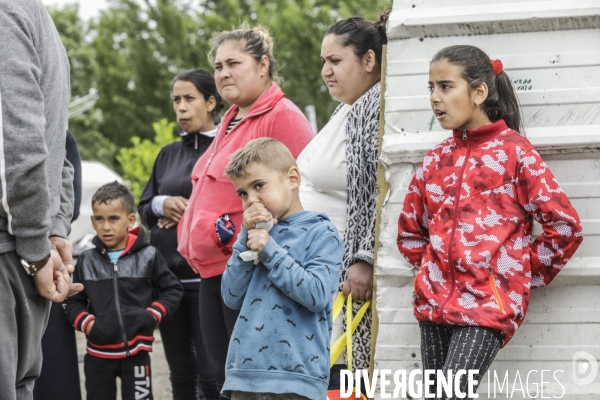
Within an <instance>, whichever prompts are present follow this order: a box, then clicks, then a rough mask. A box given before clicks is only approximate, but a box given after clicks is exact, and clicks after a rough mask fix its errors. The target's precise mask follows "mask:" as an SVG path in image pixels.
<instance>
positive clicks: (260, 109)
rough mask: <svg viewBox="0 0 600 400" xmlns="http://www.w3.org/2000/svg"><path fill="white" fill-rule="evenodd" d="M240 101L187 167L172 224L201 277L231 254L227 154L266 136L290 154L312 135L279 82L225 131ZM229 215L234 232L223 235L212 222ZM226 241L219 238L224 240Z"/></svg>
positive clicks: (233, 210)
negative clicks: (185, 189)
mask: <svg viewBox="0 0 600 400" xmlns="http://www.w3.org/2000/svg"><path fill="white" fill-rule="evenodd" d="M238 109H239V107H238V106H236V105H234V106H232V107H231V108H230V109H229V110H228V111H227V112H226V113H225V115H224V116H223V120H222V121H221V125H220V127H219V130H218V132H217V135H216V137H215V139H214V140H213V143H212V144H211V146H210V147H209V148H208V149H207V150H206V152H205V153H204V155H202V157H200V159H199V160H198V162H197V163H196V166H195V167H194V170H193V171H192V184H193V189H192V195H191V196H190V199H189V202H188V206H187V208H186V210H185V213H184V214H183V217H182V218H181V221H179V224H178V226H177V239H178V243H179V245H178V247H177V250H178V251H179V252H180V253H181V255H182V256H183V257H185V259H186V260H187V261H188V263H189V264H190V265H191V267H192V268H193V269H194V271H196V272H197V273H198V274H200V276H201V277H202V278H210V277H212V276H217V275H221V274H222V273H223V272H224V271H225V265H226V263H227V260H228V259H229V257H230V256H231V247H232V246H233V244H234V243H235V240H236V238H237V234H238V233H239V232H240V230H241V226H242V213H243V209H242V201H241V200H240V198H239V196H238V194H237V192H236V190H235V187H234V186H233V183H231V181H230V180H229V178H228V177H226V176H225V167H226V166H227V163H228V162H229V157H230V156H231V155H232V154H233V153H234V152H235V151H236V150H238V149H241V148H242V147H244V146H245V145H246V143H248V142H249V141H250V140H252V139H257V138H261V137H270V138H273V139H276V140H279V141H280V142H282V143H283V144H285V145H286V146H287V147H288V149H290V151H291V152H292V154H293V156H294V157H298V155H299V154H300V152H301V151H302V149H304V147H305V146H306V145H307V144H308V142H310V141H311V140H312V138H313V136H314V134H313V131H312V127H311V126H310V123H309V122H308V120H307V119H306V117H304V114H302V112H301V111H300V109H299V108H298V107H296V105H294V103H292V102H291V101H290V100H288V99H286V98H285V97H284V93H283V92H282V91H281V89H280V88H279V86H278V85H277V84H276V83H275V82H273V83H271V87H270V88H269V89H268V90H267V91H266V92H265V93H264V94H263V95H262V96H261V97H260V98H259V99H258V101H257V102H256V103H255V104H254V105H253V106H252V108H251V109H250V111H249V112H248V114H247V115H246V116H245V117H244V118H243V119H242V120H241V121H240V122H238V123H237V125H236V126H235V127H234V128H233V129H232V130H231V132H229V134H227V135H225V132H226V131H227V127H228V125H229V123H230V122H231V120H232V119H233V118H234V117H235V115H236V114H237V112H238ZM226 216H229V220H230V221H231V222H229V221H228V222H227V227H228V228H230V225H231V223H233V226H234V236H233V237H231V238H229V240H222V237H220V236H219V235H218V233H217V229H216V227H215V224H216V223H217V221H218V220H221V221H223V220H224V219H226V218H227V217H226ZM224 241H225V242H226V243H223V242H224Z"/></svg>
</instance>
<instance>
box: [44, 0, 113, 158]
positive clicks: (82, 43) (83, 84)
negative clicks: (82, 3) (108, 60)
mask: <svg viewBox="0 0 600 400" xmlns="http://www.w3.org/2000/svg"><path fill="white" fill-rule="evenodd" d="M48 12H49V13H50V15H51V16H52V19H53V20H54V23H55V25H56V28H57V30H58V32H59V34H60V37H61V40H62V42H63V45H64V46H65V49H66V51H67V55H68V57H69V62H70V65H71V99H72V100H76V99H77V98H79V97H82V96H85V95H87V94H88V93H89V91H90V89H91V88H95V87H96V85H97V76H98V73H99V70H98V63H97V62H96V52H95V51H94V48H93V46H92V45H91V43H90V42H91V40H92V38H91V37H90V35H89V32H90V27H89V24H87V23H85V22H84V21H82V20H81V19H80V18H79V16H78V12H79V6H78V5H77V4H67V5H65V6H64V7H62V8H55V7H48ZM102 123H103V114H102V111H101V109H100V108H98V107H96V108H95V109H93V110H91V111H89V112H86V113H84V114H81V115H79V116H76V117H74V118H71V119H70V120H69V130H70V131H71V132H72V133H73V135H74V136H75V139H76V140H77V143H78V146H79V151H80V153H81V157H82V159H84V160H98V161H101V162H103V163H105V164H107V165H108V166H110V167H112V168H115V167H116V163H115V154H116V151H117V147H116V145H115V144H114V143H113V142H112V141H110V140H109V139H107V138H106V137H105V136H104V135H103V134H102V133H101V131H100V129H101V126H102Z"/></svg>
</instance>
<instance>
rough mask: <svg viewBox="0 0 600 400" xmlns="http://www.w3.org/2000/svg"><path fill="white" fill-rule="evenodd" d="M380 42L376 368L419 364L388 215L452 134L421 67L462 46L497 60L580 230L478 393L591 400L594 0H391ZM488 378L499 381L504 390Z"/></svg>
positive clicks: (596, 139)
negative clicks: (383, 57)
mask: <svg viewBox="0 0 600 400" xmlns="http://www.w3.org/2000/svg"><path fill="white" fill-rule="evenodd" d="M388 36H389V43H388V47H387V71H386V74H385V76H386V90H385V95H384V97H385V111H384V119H385V124H384V137H383V144H382V152H381V161H382V163H383V165H384V166H385V179H386V181H387V182H388V183H389V184H390V185H391V186H390V189H389V192H387V194H385V196H386V197H385V202H384V204H383V207H382V209H381V212H380V215H381V221H380V224H379V232H378V233H379V250H378V253H377V263H376V269H375V274H376V283H377V290H376V313H377V316H378V319H379V324H378V327H377V332H376V334H377V338H376V345H375V355H374V357H375V363H374V368H375V369H378V370H384V369H388V370H392V371H396V370H406V371H407V372H408V373H410V371H412V370H415V369H421V368H422V365H421V352H420V336H419V328H418V324H417V322H416V320H415V318H414V316H413V310H412V306H411V296H412V293H413V280H414V276H415V272H416V271H415V270H414V269H413V268H412V267H411V266H410V265H409V264H408V263H407V262H406V261H404V259H403V258H402V257H401V255H400V253H399V251H398V250H397V247H396V235H397V220H398V215H399V213H400V209H401V207H402V202H403V199H404V195H405V193H406V188H407V185H408V183H409V182H410V179H411V178H412V176H413V174H414V172H415V169H416V167H417V166H418V165H419V163H420V162H421V160H422V159H423V156H424V155H425V153H426V152H427V151H429V150H430V149H432V148H433V147H434V146H435V145H436V144H437V143H439V142H441V141H442V140H444V139H445V138H447V137H448V136H449V135H450V132H448V131H444V130H442V129H441V127H440V126H439V125H438V124H437V121H436V120H435V118H433V114H432V112H431V108H430V105H429V93H428V91H427V89H426V87H427V81H428V69H429V61H430V59H431V57H432V56H433V55H434V54H435V53H436V52H437V51H438V50H439V49H441V48H443V47H446V46H449V45H454V44H470V45H474V46H478V47H480V48H482V49H483V50H484V51H486V52H487V53H488V54H489V55H490V56H491V58H497V59H500V60H502V62H503V64H504V68H505V70H506V72H507V73H508V75H509V76H510V77H511V78H512V80H513V83H514V85H515V88H516V90H517V93H518V97H519V100H520V102H521V107H522V111H523V120H524V125H525V133H526V136H527V138H528V139H529V140H530V141H531V142H532V143H533V144H534V145H535V146H536V147H537V149H538V150H539V151H540V153H541V154H542V156H543V158H544V160H545V161H546V162H547V163H548V164H549V166H550V168H551V169H552V171H553V173H554V174H555V175H556V178H557V179H558V181H559V183H560V184H561V186H562V188H563V189H564V190H565V192H566V193H567V195H568V196H569V198H570V199H571V201H572V203H573V205H574V206H575V208H576V209H577V211H578V213H579V215H580V217H581V219H582V223H583V229H584V241H583V244H582V245H581V247H580V248H579V250H578V251H577V253H576V255H575V257H574V258H573V259H572V260H571V261H570V263H569V264H568V265H567V267H566V268H565V269H564V270H563V271H562V272H561V273H560V274H559V275H558V277H557V278H556V279H555V280H554V281H553V282H552V284H551V285H550V286H548V287H546V288H542V289H536V290H533V292H532V296H531V303H530V307H529V311H528V314H527V316H526V319H525V322H524V323H523V325H522V326H521V328H520V329H518V330H517V332H516V334H515V336H514V338H513V339H512V340H511V342H510V343H509V344H508V345H507V346H506V347H505V348H504V349H502V350H501V351H500V352H499V354H498V356H497V358H496V361H495V362H494V363H493V364H492V366H491V368H490V373H488V376H490V378H491V380H490V383H491V385H490V386H489V387H488V377H487V376H486V377H484V379H483V380H482V386H481V388H480V390H479V398H514V399H523V398H527V399H529V398H536V397H537V398H553V397H554V398H563V399H600V376H598V374H597V372H598V364H597V361H596V360H598V359H600V290H599V289H600V286H598V284H599V283H600V236H599V234H600V0H578V1H545V0H537V1H527V2H525V1H516V0H454V1H447V0H413V1H409V0H395V1H394V5H393V10H392V14H391V17H390V21H389V25H388ZM536 232H537V233H538V234H539V226H537V231H536ZM542 370H545V371H546V372H545V373H544V375H542ZM494 375H495V376H496V377H498V379H499V381H500V382H502V381H504V379H505V378H506V377H508V379H507V381H506V383H507V384H505V386H504V388H503V390H500V388H499V385H497V384H496V385H494ZM388 379H389V377H388ZM588 381H589V382H588ZM391 386H392V387H393V386H394V385H393V383H392V385H391ZM542 388H543V396H542V394H541V393H540V391H541V390H542ZM388 390H389V389H388ZM488 391H489V392H488ZM494 391H495V393H496V395H495V396H494ZM536 392H537V393H538V394H537V396H536ZM377 393H378V395H376V396H375V397H376V398H381V392H380V391H377Z"/></svg>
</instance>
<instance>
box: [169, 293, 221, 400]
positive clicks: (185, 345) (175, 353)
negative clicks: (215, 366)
mask: <svg viewBox="0 0 600 400" xmlns="http://www.w3.org/2000/svg"><path fill="white" fill-rule="evenodd" d="M198 285H199V284H198V283H195V284H190V283H186V284H184V292H183V298H182V299H181V303H180V304H179V308H178V309H177V311H176V312H175V314H173V316H172V317H171V318H170V319H166V320H164V321H163V322H162V323H161V324H160V325H159V326H158V327H159V329H160V334H161V336H162V341H163V346H164V348H165V355H166V356H167V362H168V363H169V371H170V378H171V386H172V388H173V400H198V399H199V398H200V399H207V400H218V399H219V388H218V387H217V380H216V378H215V377H214V374H213V371H212V368H211V366H210V365H209V363H208V357H207V356H206V351H205V349H204V343H203V341H202V332H201V330H200V308H199V304H198V300H199V299H198V296H199V294H198ZM198 382H199V383H200V388H199V387H198Z"/></svg>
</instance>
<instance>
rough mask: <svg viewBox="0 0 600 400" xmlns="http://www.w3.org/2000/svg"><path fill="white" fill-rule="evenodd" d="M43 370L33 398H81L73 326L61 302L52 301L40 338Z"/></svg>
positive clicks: (58, 399) (60, 399)
mask: <svg viewBox="0 0 600 400" xmlns="http://www.w3.org/2000/svg"><path fill="white" fill-rule="evenodd" d="M42 354H43V356H44V360H43V362H42V372H41V374H40V377H39V378H38V379H37V380H36V381H35V387H34V389H33V398H34V400H81V388H80V386H79V366H78V362H77V343H76V341H75V329H73V326H72V325H71V323H70V322H69V320H68V319H67V316H66V315H65V312H64V310H63V306H62V304H58V303H52V308H51V309H50V319H49V320H48V327H47V328H46V332H44V337H42Z"/></svg>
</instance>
